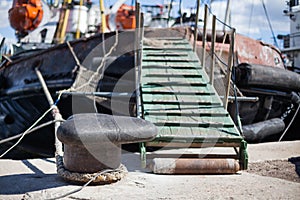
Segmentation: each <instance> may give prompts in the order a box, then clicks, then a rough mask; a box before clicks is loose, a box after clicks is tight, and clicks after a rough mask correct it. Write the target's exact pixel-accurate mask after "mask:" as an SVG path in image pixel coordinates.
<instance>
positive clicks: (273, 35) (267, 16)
mask: <svg viewBox="0 0 300 200" xmlns="http://www.w3.org/2000/svg"><path fill="white" fill-rule="evenodd" d="M261 3H262V6H263V8H264V12H265V15H266V18H267V21H268V24H269V27H270V30H271V32H272V37H273V40H274V45H275V46H276V47H277V48H278V47H279V46H278V43H277V40H276V37H275V34H274V31H273V28H272V24H271V21H270V18H269V15H268V12H267V8H266V5H265V2H264V0H261Z"/></svg>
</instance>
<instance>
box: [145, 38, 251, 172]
mask: <svg viewBox="0 0 300 200" xmlns="http://www.w3.org/2000/svg"><path fill="white" fill-rule="evenodd" d="M153 39H155V40H156V41H159V43H160V44H161V45H160V46H153V45H152V46H146V45H144V46H143V49H142V72H141V102H142V103H141V107H142V108H141V109H142V111H141V112H142V117H143V118H144V119H145V120H148V121H150V122H152V123H154V124H155V125H156V126H157V128H158V130H159V133H158V135H157V136H156V138H155V139H154V140H153V141H151V142H147V143H142V144H141V145H140V147H141V157H142V160H143V161H144V162H146V156H147V157H148V158H149V157H152V158H153V157H164V156H165V157H172V156H174V155H159V154H156V153H150V154H147V152H146V148H150V147H151V148H162V147H163V148H204V147H231V148H233V149H234V152H235V153H234V154H228V155H223V154H222V155H221V154H205V155H200V154H197V155H195V154H189V155H187V154H185V153H184V154H181V155H179V156H180V157H205V158H234V159H236V160H239V164H240V169H247V163H248V155H247V151H246V146H247V144H246V142H245V141H244V140H243V137H242V136H241V135H240V134H239V131H238V129H237V128H236V126H235V125H234V123H233V121H232V119H231V117H230V116H229V114H228V112H227V111H226V110H225V109H224V107H223V104H222V101H221V99H220V98H219V96H218V95H217V93H216V91H215V89H214V88H213V87H212V86H211V85H210V84H209V78H208V76H207V74H206V72H205V70H204V69H203V68H202V66H201V64H200V61H199V59H198V57H197V55H196V53H195V52H193V50H192V47H191V45H190V43H189V42H188V40H187V39H185V38H182V37H171V38H153ZM175 156H176V155H175Z"/></svg>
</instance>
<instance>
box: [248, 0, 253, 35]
mask: <svg viewBox="0 0 300 200" xmlns="http://www.w3.org/2000/svg"><path fill="white" fill-rule="evenodd" d="M253 1H254V0H252V2H251V9H250V17H249V24H248V33H247V35H249V33H250V27H251V23H252V16H253V7H254V3H253Z"/></svg>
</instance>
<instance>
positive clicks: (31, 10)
mask: <svg viewBox="0 0 300 200" xmlns="http://www.w3.org/2000/svg"><path fill="white" fill-rule="evenodd" d="M8 13H9V22H10V25H11V27H12V28H14V29H15V30H16V31H17V32H18V34H22V35H26V34H27V33H28V32H29V31H32V30H34V29H36V28H37V27H38V25H39V24H40V23H41V21H42V18H43V8H42V3H41V0H14V1H13V5H12V8H11V9H9V11H8Z"/></svg>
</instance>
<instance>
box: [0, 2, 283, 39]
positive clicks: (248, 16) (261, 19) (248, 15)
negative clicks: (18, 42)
mask: <svg viewBox="0 0 300 200" xmlns="http://www.w3.org/2000/svg"><path fill="white" fill-rule="evenodd" d="M92 1H93V2H95V3H98V2H99V0H92ZM115 1H116V0H104V2H105V6H107V7H108V6H110V5H112V4H113V3H114V2H115ZM203 1H205V2H210V1H209V0H202V1H201V2H203ZM263 1H264V2H265V5H266V8H267V11H268V14H269V17H270V20H271V24H272V27H273V30H274V33H275V36H277V34H287V33H288V32H289V18H288V17H286V16H284V15H283V10H284V9H285V1H284V0H263ZM131 2H132V0H128V1H127V2H126V3H128V4H131ZM140 2H141V4H161V3H163V2H164V0H151V1H149V0H140ZM165 2H166V0H165ZM175 2H177V3H178V2H179V0H175ZM11 4H12V0H0V13H1V14H0V19H1V23H0V36H1V35H2V36H4V37H6V38H7V40H8V41H11V42H12V41H15V37H14V31H13V29H11V28H10V26H9V22H8V9H9V8H10V7H11ZM183 6H184V7H188V8H190V7H194V6H195V1H194V0H183ZM225 7H226V1H224V0H223V1H222V0H214V1H212V3H211V8H212V12H213V13H214V14H215V15H216V16H217V17H218V18H219V19H221V20H224V13H225ZM174 13H176V12H175V11H174ZM203 14H204V12H203V7H202V8H201V10H200V18H203ZM231 26H233V27H235V28H236V29H237V32H238V33H241V34H243V35H247V36H250V37H252V38H255V39H261V40H263V41H265V42H268V43H271V44H273V39H272V34H271V31H270V28H269V26H268V23H267V19H266V17H265V13H264V10H263V7H262V0H231ZM278 42H280V41H278Z"/></svg>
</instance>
